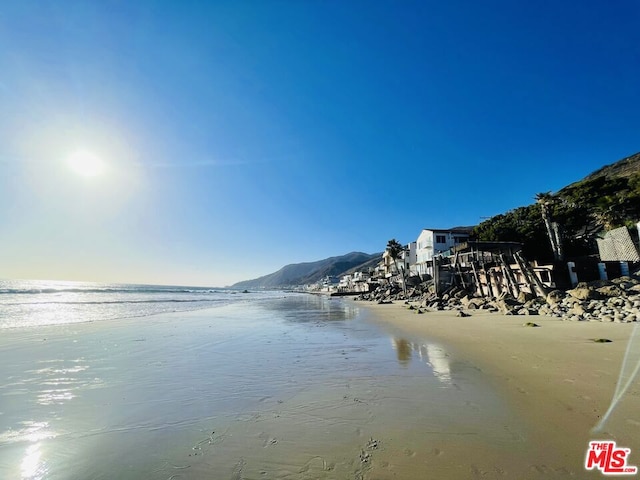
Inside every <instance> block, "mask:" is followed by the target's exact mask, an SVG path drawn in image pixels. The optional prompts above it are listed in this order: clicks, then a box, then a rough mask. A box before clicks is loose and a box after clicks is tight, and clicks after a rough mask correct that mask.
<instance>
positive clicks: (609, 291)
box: [596, 285, 624, 297]
mask: <svg viewBox="0 0 640 480" xmlns="http://www.w3.org/2000/svg"><path fill="white" fill-rule="evenodd" d="M596 292H598V293H599V294H600V295H602V296H604V297H619V296H621V295H624V291H623V290H622V289H621V288H620V287H618V286H617V285H608V286H606V287H600V288H597V289H596Z"/></svg>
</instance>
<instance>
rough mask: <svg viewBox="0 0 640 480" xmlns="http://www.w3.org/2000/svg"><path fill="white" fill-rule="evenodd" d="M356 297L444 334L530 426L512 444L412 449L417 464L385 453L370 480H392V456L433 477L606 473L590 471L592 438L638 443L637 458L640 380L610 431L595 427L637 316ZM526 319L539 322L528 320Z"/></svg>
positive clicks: (424, 333) (411, 326)
mask: <svg viewBox="0 0 640 480" xmlns="http://www.w3.org/2000/svg"><path fill="white" fill-rule="evenodd" d="M356 303H357V304H358V305H360V306H363V307H364V308H365V309H366V310H368V311H369V312H370V314H371V318H372V320H373V321H376V322H381V323H384V324H387V325H390V326H392V327H393V328H395V329H398V331H401V332H404V333H405V334H406V335H407V336H409V337H422V338H430V339H433V340H436V341H438V342H441V343H442V344H443V345H445V346H446V348H447V351H448V352H449V353H450V354H451V355H452V356H453V357H454V359H453V360H452V361H462V362H468V363H470V364H471V365H473V366H475V367H477V368H478V369H479V370H480V371H481V372H482V373H483V375H484V377H485V378H486V379H487V381H488V382H489V383H490V384H491V386H492V387H493V388H495V389H496V391H498V392H500V393H501V394H503V395H504V396H505V397H506V398H507V399H508V401H509V404H510V405H511V406H512V407H513V408H514V409H515V412H516V418H517V421H522V422H524V424H525V430H524V431H525V432H526V433H525V435H524V436H523V438H519V439H517V440H515V441H514V442H513V443H512V444H509V445H497V444H494V445H491V444H490V443H485V442H484V441H483V439H479V438H470V442H469V443H467V442H460V439H456V441H455V442H448V444H446V445H440V446H438V447H436V451H437V454H433V453H432V452H433V451H434V449H433V448H429V446H428V445H423V446H422V447H423V448H420V447H417V448H415V449H414V450H415V457H417V458H411V460H410V462H409V461H406V457H405V458H403V457H402V456H395V455H394V453H395V452H385V457H388V458H385V459H384V460H382V459H381V463H380V464H377V463H376V462H373V466H372V471H371V477H370V478H391V476H387V475H385V474H384V470H385V469H384V468H383V465H384V464H385V463H387V462H390V463H393V462H395V463H398V464H399V465H396V468H395V469H394V470H395V471H396V472H398V471H400V470H406V471H410V470H412V469H415V470H414V473H415V474H416V475H418V473H419V471H420V466H421V467H422V468H424V469H427V470H428V471H429V472H431V473H430V474H429V476H428V478H540V477H544V478H547V477H559V478H564V477H576V478H585V477H589V478H591V477H592V476H593V478H599V477H602V474H601V473H600V472H587V471H585V469H584V459H585V454H586V450H587V447H588V442H589V440H596V439H598V440H600V439H606V440H615V441H616V443H617V444H618V445H619V446H624V447H629V448H631V454H630V456H629V462H628V464H629V465H638V464H640V435H639V433H640V409H639V408H638V407H639V406H640V402H639V396H640V388H639V386H638V383H637V382H634V383H632V384H631V386H630V387H629V389H628V390H627V392H626V395H625V396H624V397H623V398H622V399H621V401H620V402H619V404H618V407H617V408H616V410H615V411H614V412H613V413H612V415H611V416H610V418H609V420H608V421H607V423H606V425H605V427H604V429H603V430H602V431H601V432H600V433H592V432H591V430H592V428H593V427H594V426H595V425H596V424H597V423H598V422H599V421H600V418H601V417H602V415H604V413H605V412H606V410H607V409H608V407H609V404H610V402H611V399H612V396H613V394H614V390H615V388H616V383H617V381H618V377H619V374H620V369H621V366H622V363H623V357H624V355H625V351H626V349H627V344H628V340H629V338H630V335H631V334H632V332H633V330H634V328H635V324H616V323H606V324H605V323H601V322H567V321H564V322H563V321H560V320H558V319H553V318H548V317H543V316H531V317H522V316H503V315H499V314H491V313H473V314H472V316H469V317H457V316H456V312H429V313H425V314H423V315H417V314H415V313H414V312H413V311H411V310H408V309H407V308H406V307H405V306H403V305H400V304H393V305H377V304H373V303H370V302H356ZM528 321H533V322H535V323H536V324H538V325H539V327H538V328H532V327H525V326H524V325H523V324H524V323H526V322H528ZM597 338H606V339H609V340H611V342H610V343H596V342H594V341H593V339H597ZM634 352H635V351H632V352H631V353H632V355H630V357H632V360H633V363H634V364H635V362H637V359H638V353H637V352H635V353H634ZM478 440H480V441H478ZM417 441H418V442H419V440H417ZM402 464H404V465H402ZM456 464H457V466H458V467H459V468H458V469H456V468H455V467H456ZM427 470H424V471H427ZM406 478H410V477H409V476H407V477H406ZM414 478H418V477H414ZM424 478H427V477H424Z"/></svg>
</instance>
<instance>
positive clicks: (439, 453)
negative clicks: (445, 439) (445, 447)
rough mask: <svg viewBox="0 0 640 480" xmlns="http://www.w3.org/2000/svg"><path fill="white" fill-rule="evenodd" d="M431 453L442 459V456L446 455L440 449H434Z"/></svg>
mask: <svg viewBox="0 0 640 480" xmlns="http://www.w3.org/2000/svg"><path fill="white" fill-rule="evenodd" d="M431 453H432V454H433V455H435V456H436V457H440V456H442V455H444V452H443V451H442V450H440V449H439V448H434V449H433V450H431Z"/></svg>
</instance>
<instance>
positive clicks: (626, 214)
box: [474, 153, 640, 259]
mask: <svg viewBox="0 0 640 480" xmlns="http://www.w3.org/2000/svg"><path fill="white" fill-rule="evenodd" d="M547 203H548V209H549V216H550V220H552V221H555V222H557V223H558V226H559V229H560V233H561V237H562V239H563V246H564V250H565V256H566V257H578V256H583V255H590V254H593V253H597V246H596V242H595V239H596V237H597V236H598V235H599V234H601V233H602V232H603V231H606V230H610V229H612V228H615V227H619V226H623V225H626V226H627V227H629V228H631V229H633V228H634V224H635V223H636V222H638V221H639V220H640V153H636V154H635V155H631V156H629V157H626V158H623V159H622V160H619V161H618V162H615V163H612V164H610V165H607V166H605V167H602V168H600V169H599V170H596V171H595V172H593V173H591V174H589V175H587V176H586V177H585V178H583V179H582V180H579V181H577V182H574V183H572V184H570V185H567V186H566V187H564V188H562V189H560V190H559V191H558V192H556V193H554V194H551V193H550V192H549V194H548V201H547ZM474 236H475V237H476V238H477V239H479V240H487V241H517V242H522V243H524V254H525V256H526V257H527V258H530V259H533V258H536V259H550V258H552V254H551V248H550V243H549V240H548V236H547V233H546V230H545V226H544V222H543V220H542V212H541V208H540V205H539V204H538V203H533V204H531V205H528V206H525V207H519V208H516V209H514V210H511V211H509V212H506V213H504V214H501V215H496V216H494V217H492V218H490V219H488V220H486V221H484V222H482V223H481V224H480V225H478V226H477V227H476V228H475V229H474Z"/></svg>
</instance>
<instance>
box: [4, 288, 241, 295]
mask: <svg viewBox="0 0 640 480" xmlns="http://www.w3.org/2000/svg"><path fill="white" fill-rule="evenodd" d="M46 293H134V294H144V293H202V294H207V293H221V294H224V293H231V291H224V290H214V289H194V288H139V287H138V288H121V287H113V288H111V287H104V288H78V287H74V288H0V295H37V294H46Z"/></svg>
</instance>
